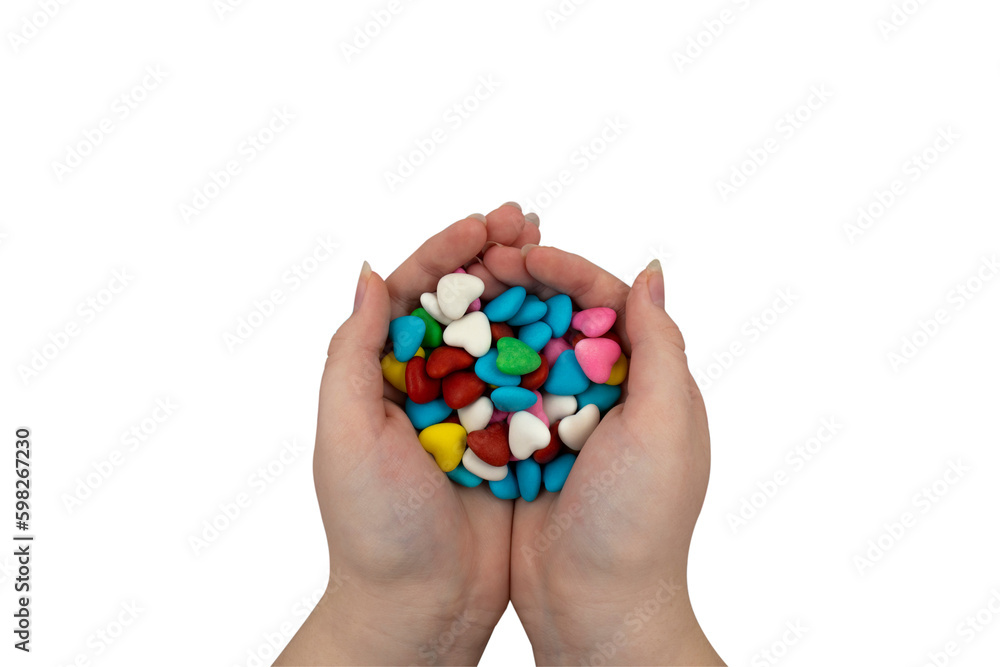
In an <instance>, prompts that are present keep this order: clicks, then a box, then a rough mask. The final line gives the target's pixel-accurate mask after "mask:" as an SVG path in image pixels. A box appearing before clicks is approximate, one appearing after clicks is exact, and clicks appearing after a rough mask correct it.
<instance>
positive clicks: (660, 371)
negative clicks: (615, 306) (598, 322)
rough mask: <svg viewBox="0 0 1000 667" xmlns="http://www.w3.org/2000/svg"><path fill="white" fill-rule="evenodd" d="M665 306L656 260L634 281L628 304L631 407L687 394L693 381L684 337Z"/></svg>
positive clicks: (626, 306)
mask: <svg viewBox="0 0 1000 667" xmlns="http://www.w3.org/2000/svg"><path fill="white" fill-rule="evenodd" d="M663 304H664V288H663V269H662V268H661V266H660V262H659V260H653V261H652V262H650V264H649V266H648V267H647V268H646V270H645V271H643V272H642V273H640V274H639V276H638V277H637V278H636V279H635V283H634V284H633V285H632V290H631V291H630V292H629V295H628V299H627V300H626V302H625V331H626V332H627V333H628V338H629V340H630V341H631V343H632V357H631V360H630V363H629V375H628V396H629V399H628V400H629V402H630V403H638V404H647V405H653V404H654V402H659V403H662V400H663V398H664V397H679V396H681V395H682V392H683V394H686V393H687V391H688V389H687V386H688V384H687V383H688V382H689V381H693V380H691V374H690V372H689V371H688V367H687V355H685V354H684V337H683V336H682V335H681V332H680V329H678V328H677V325H676V324H675V323H674V321H673V319H671V317H670V315H668V314H667V312H666V310H664V307H663ZM675 392H676V393H675Z"/></svg>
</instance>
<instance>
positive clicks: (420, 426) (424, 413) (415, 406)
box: [405, 398, 451, 431]
mask: <svg viewBox="0 0 1000 667" xmlns="http://www.w3.org/2000/svg"><path fill="white" fill-rule="evenodd" d="M405 410H406V416H407V417H409V418H410V422H411V423H412V424H413V428H415V429H417V430H418V431H423V430H424V429H425V428H427V427H428V426H433V425H434V424H440V423H441V422H443V421H444V420H445V419H447V418H448V416H449V415H450V414H451V408H449V407H448V404H447V403H445V402H444V399H443V398H438V399H435V400H433V401H431V402H430V403H423V404H421V403H414V402H413V401H412V400H410V399H409V398H407V399H406V408H405Z"/></svg>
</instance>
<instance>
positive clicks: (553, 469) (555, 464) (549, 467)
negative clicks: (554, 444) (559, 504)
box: [542, 454, 576, 493]
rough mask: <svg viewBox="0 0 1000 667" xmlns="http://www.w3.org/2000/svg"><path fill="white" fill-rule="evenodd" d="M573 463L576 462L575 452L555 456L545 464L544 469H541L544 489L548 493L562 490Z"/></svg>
mask: <svg viewBox="0 0 1000 667" xmlns="http://www.w3.org/2000/svg"><path fill="white" fill-rule="evenodd" d="M574 463H576V455H575V454H563V455H562V456H557V457H556V459H555V460H554V461H550V462H549V463H547V464H545V470H543V471H542V479H543V480H544V481H545V490H546V491H548V492H549V493H556V492H557V491H562V488H563V485H564V484H565V483H566V478H567V477H569V471H570V469H571V468H572V467H573V464H574Z"/></svg>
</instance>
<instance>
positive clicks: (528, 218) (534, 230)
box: [511, 213, 542, 248]
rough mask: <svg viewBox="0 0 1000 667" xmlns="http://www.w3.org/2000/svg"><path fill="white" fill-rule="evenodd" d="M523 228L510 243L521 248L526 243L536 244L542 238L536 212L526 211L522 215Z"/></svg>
mask: <svg viewBox="0 0 1000 667" xmlns="http://www.w3.org/2000/svg"><path fill="white" fill-rule="evenodd" d="M524 222H525V223H526V224H525V225H524V230H523V231H522V232H521V235H520V236H518V237H517V240H516V241H514V243H512V244H511V245H512V246H513V247H515V248H521V247H524V246H526V245H538V244H539V242H541V240H542V232H541V231H540V230H539V227H538V225H539V219H538V214H537V213H527V214H525V216H524Z"/></svg>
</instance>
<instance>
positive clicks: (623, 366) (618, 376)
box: [605, 354, 628, 385]
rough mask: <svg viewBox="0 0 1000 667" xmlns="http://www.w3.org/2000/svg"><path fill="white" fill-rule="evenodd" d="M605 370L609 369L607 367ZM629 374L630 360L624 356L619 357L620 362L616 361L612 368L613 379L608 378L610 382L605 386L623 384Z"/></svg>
mask: <svg viewBox="0 0 1000 667" xmlns="http://www.w3.org/2000/svg"><path fill="white" fill-rule="evenodd" d="M605 368H607V366H605ZM627 374H628V359H626V358H625V355H624V354H623V355H621V356H620V357H618V361H616V362H615V365H614V366H612V367H611V377H609V378H608V381H607V382H605V384H610V385H618V384H621V383H622V382H624V381H625V376H626V375H627Z"/></svg>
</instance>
